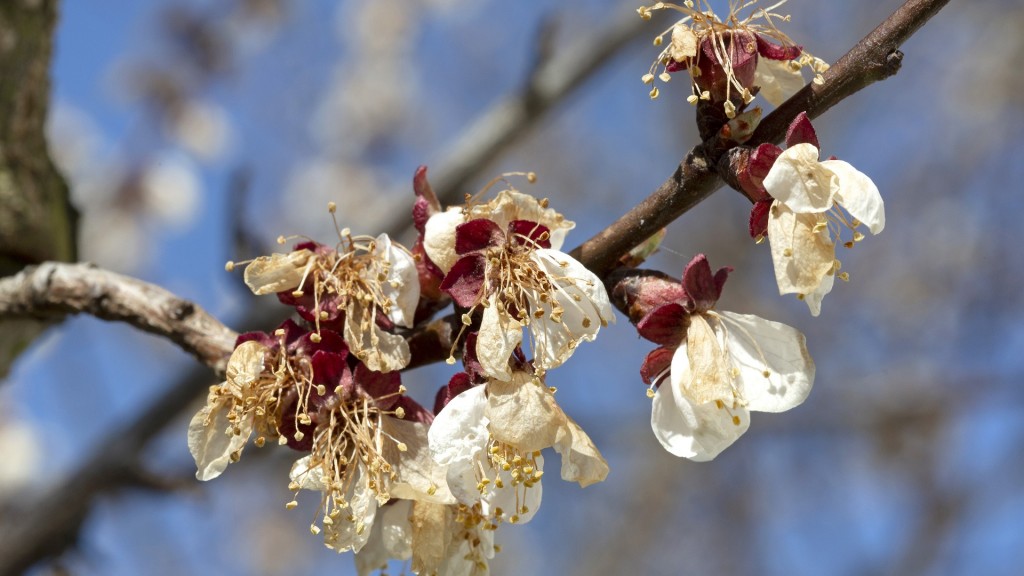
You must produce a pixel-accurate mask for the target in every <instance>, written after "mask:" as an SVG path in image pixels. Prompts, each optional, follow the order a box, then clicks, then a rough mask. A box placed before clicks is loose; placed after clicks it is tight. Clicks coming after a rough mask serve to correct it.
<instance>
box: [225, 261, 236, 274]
mask: <svg viewBox="0 0 1024 576" xmlns="http://www.w3.org/2000/svg"><path fill="white" fill-rule="evenodd" d="M224 269H225V270H227V271H228V272H231V271H232V270H234V269H235V263H234V262H232V261H231V260H228V261H227V262H225V263H224Z"/></svg>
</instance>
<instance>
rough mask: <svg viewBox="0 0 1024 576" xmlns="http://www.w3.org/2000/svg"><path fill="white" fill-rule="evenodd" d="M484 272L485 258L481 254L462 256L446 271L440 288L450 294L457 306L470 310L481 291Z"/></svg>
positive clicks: (485, 268) (485, 267)
mask: <svg viewBox="0 0 1024 576" xmlns="http://www.w3.org/2000/svg"><path fill="white" fill-rule="evenodd" d="M486 270H487V258H486V257H485V256H484V255H483V254H470V255H468V256H463V257H462V258H459V259H458V260H457V261H456V262H455V265H454V266H452V269H451V270H449V271H448V274H447V275H446V276H445V277H444V281H442V282H441V286H440V288H441V290H442V291H443V292H447V293H448V294H450V295H451V297H452V299H453V300H455V303H456V304H458V305H459V306H463V307H465V308H472V307H473V306H474V305H475V304H476V303H477V300H478V299H479V298H480V291H481V290H483V286H484V272H485V271H486Z"/></svg>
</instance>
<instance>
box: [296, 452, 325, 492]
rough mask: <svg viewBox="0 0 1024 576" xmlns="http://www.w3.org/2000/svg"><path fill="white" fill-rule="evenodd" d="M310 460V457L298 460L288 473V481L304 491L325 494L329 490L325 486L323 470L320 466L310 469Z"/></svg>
mask: <svg viewBox="0 0 1024 576" xmlns="http://www.w3.org/2000/svg"><path fill="white" fill-rule="evenodd" d="M310 460H311V457H310V456H303V457H302V458H299V459H298V460H296V461H295V462H294V463H293V464H292V469H291V471H290V472H289V473H288V479H289V480H291V481H292V482H295V483H296V484H297V485H298V486H299V488H300V489H302V490H312V491H314V492H323V491H324V490H326V489H327V486H326V485H325V484H324V472H323V468H321V467H320V466H317V467H315V468H310V467H309V462H310Z"/></svg>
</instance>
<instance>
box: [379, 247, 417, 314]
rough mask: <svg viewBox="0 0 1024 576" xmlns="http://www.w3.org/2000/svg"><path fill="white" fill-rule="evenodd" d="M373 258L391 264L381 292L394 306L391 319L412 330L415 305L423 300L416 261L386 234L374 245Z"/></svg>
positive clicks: (382, 283)
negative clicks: (421, 298)
mask: <svg viewBox="0 0 1024 576" xmlns="http://www.w3.org/2000/svg"><path fill="white" fill-rule="evenodd" d="M373 256H374V258H375V259H377V260H379V261H383V262H387V263H388V264H389V269H388V275H387V278H386V279H385V280H384V281H383V282H381V283H380V289H381V292H382V293H383V294H384V296H385V297H386V298H388V299H390V300H391V301H392V302H393V303H394V306H393V307H392V308H391V311H390V312H389V313H388V318H390V319H391V321H392V322H394V323H395V324H398V325H399V326H405V327H406V328H412V324H413V317H414V316H415V315H416V304H418V303H419V300H420V277H419V274H418V273H417V272H416V261H415V260H413V258H412V255H411V254H409V253H408V252H406V251H405V250H403V249H401V248H399V247H396V246H395V245H394V244H392V242H391V239H390V238H389V237H388V235H387V234H381V235H380V236H378V237H377V239H376V240H375V241H374V252H373Z"/></svg>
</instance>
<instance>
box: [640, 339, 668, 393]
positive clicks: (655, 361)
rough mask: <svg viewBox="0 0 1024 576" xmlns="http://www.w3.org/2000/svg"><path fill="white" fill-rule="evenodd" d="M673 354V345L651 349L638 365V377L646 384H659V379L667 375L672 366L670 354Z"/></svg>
mask: <svg viewBox="0 0 1024 576" xmlns="http://www.w3.org/2000/svg"><path fill="white" fill-rule="evenodd" d="M676 345H677V344H676ZM676 345H673V346H676ZM674 354H675V348H674V347H673V348H655V349H654V350H651V353H650V354H648V355H647V357H646V358H644V363H643V365H642V366H640V378H641V379H642V380H643V382H644V384H647V385H648V386H650V385H652V384H657V385H658V386H661V380H662V379H663V378H664V377H665V376H666V375H668V373H669V369H670V368H671V366H672V356H673V355H674Z"/></svg>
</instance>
